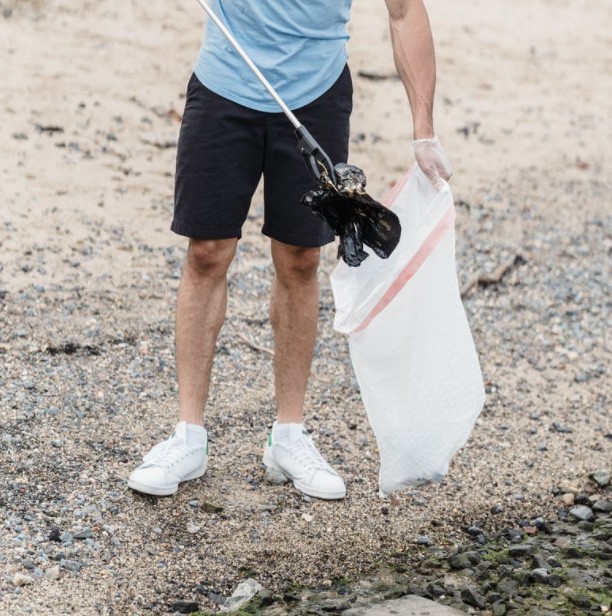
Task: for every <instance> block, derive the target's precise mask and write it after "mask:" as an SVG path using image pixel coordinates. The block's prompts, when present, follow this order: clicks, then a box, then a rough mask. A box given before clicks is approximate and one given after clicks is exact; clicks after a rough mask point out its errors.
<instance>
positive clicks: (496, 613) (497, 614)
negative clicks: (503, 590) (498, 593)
mask: <svg viewBox="0 0 612 616" xmlns="http://www.w3.org/2000/svg"><path fill="white" fill-rule="evenodd" d="M506 612H507V609H506V604H505V603H502V601H496V602H495V603H494V604H493V605H492V606H491V614H492V616H506Z"/></svg>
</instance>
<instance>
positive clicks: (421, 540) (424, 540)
mask: <svg viewBox="0 0 612 616" xmlns="http://www.w3.org/2000/svg"><path fill="white" fill-rule="evenodd" d="M416 542H417V544H418V545H431V539H430V538H429V536H428V535H421V536H420V537H417V540H416Z"/></svg>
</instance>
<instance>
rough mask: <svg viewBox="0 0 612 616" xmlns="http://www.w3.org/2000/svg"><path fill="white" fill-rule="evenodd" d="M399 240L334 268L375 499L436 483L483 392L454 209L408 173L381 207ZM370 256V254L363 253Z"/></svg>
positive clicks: (446, 195) (446, 191)
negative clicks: (368, 436) (372, 449)
mask: <svg viewBox="0 0 612 616" xmlns="http://www.w3.org/2000/svg"><path fill="white" fill-rule="evenodd" d="M384 203H385V205H387V206H388V207H390V208H392V209H393V211H394V212H396V213H397V214H398V216H399V218H400V221H401V224H402V237H401V239H400V242H399V245H398V246H397V248H396V249H395V251H394V252H393V254H392V255H391V256H390V257H389V258H388V259H386V260H382V259H379V258H378V257H376V255H373V254H372V255H371V256H370V257H369V258H368V259H366V260H365V261H364V262H363V263H362V264H361V266H360V267H348V266H347V265H346V264H345V263H344V262H342V261H341V262H339V263H338V265H337V266H336V268H335V269H334V271H333V272H332V274H331V284H332V290H333V294H334V301H335V304H336V317H335V320H334V329H336V330H337V331H339V332H342V333H345V334H348V335H349V346H350V353H351V360H352V362H353V368H354V370H355V374H356V376H357V382H358V383H359V388H360V390H361V396H362V399H363V403H364V406H365V409H366V412H367V415H368V419H369V421H370V424H371V426H372V429H373V430H374V434H375V435H376V440H377V442H378V449H379V453H380V477H379V489H380V495H381V496H387V495H388V494H389V493H390V492H392V491H394V490H398V489H400V488H403V487H405V486H408V485H418V484H420V483H424V482H427V481H431V480H440V479H441V478H442V477H443V476H444V475H446V473H447V472H448V465H449V461H450V459H451V458H452V456H453V455H454V454H455V453H456V452H457V450H458V449H459V448H460V447H461V446H462V445H463V444H464V443H465V442H466V440H467V438H468V436H469V434H470V432H471V430H472V428H473V426H474V422H475V421H476V418H477V417H478V415H479V413H480V411H481V410H482V407H483V405H484V399H485V393H484V386H483V380H482V374H481V372H480V366H479V363H478V356H477V354H476V349H475V348H474V341H473V339H472V334H471V332H470V327H469V324H468V321H467V318H466V315H465V311H464V309H463V304H462V302H461V297H460V293H459V285H458V281H457V274H456V269H455V229H454V220H455V206H454V203H453V196H452V194H451V191H450V188H449V186H448V184H446V183H445V184H444V187H443V189H442V190H441V191H440V192H438V191H437V190H436V189H435V188H434V187H433V186H432V185H431V183H430V181H429V180H428V179H427V178H426V177H425V175H424V174H423V172H422V171H421V170H420V169H419V167H418V166H417V165H416V164H415V165H413V167H412V168H411V170H410V171H409V172H408V174H407V175H406V176H405V177H404V178H403V179H402V180H401V181H400V182H399V183H398V184H397V185H396V186H395V187H394V188H393V189H391V192H390V193H389V195H388V196H387V198H386V199H385V201H384ZM366 250H367V251H369V248H367V247H366Z"/></svg>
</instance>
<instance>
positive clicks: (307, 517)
mask: <svg viewBox="0 0 612 616" xmlns="http://www.w3.org/2000/svg"><path fill="white" fill-rule="evenodd" d="M302 520H304V522H312V521H313V520H314V517H313V516H311V515H310V514H309V513H303V514H302Z"/></svg>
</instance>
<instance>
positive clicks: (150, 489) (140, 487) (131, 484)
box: [128, 467, 206, 496]
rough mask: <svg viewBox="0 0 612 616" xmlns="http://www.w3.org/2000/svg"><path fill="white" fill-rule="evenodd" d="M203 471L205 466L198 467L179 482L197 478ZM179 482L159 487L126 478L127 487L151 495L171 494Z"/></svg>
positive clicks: (176, 488) (174, 491) (175, 490)
mask: <svg viewBox="0 0 612 616" xmlns="http://www.w3.org/2000/svg"><path fill="white" fill-rule="evenodd" d="M205 472H206V467H204V468H201V469H198V470H197V471H194V472H193V473H190V474H189V475H187V476H186V477H185V478H184V479H182V480H181V481H180V482H179V483H183V481H190V480H191V479H199V478H200V477H202V476H203V475H204V473H205ZM179 483H177V484H176V485H175V486H171V487H169V488H159V487H157V486H149V485H147V484H145V483H140V482H139V481H133V480H131V479H130V480H128V488H131V489H132V490H136V492H142V493H143V494H150V495H151V496H171V495H172V494H175V493H176V492H177V490H178V487H179Z"/></svg>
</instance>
